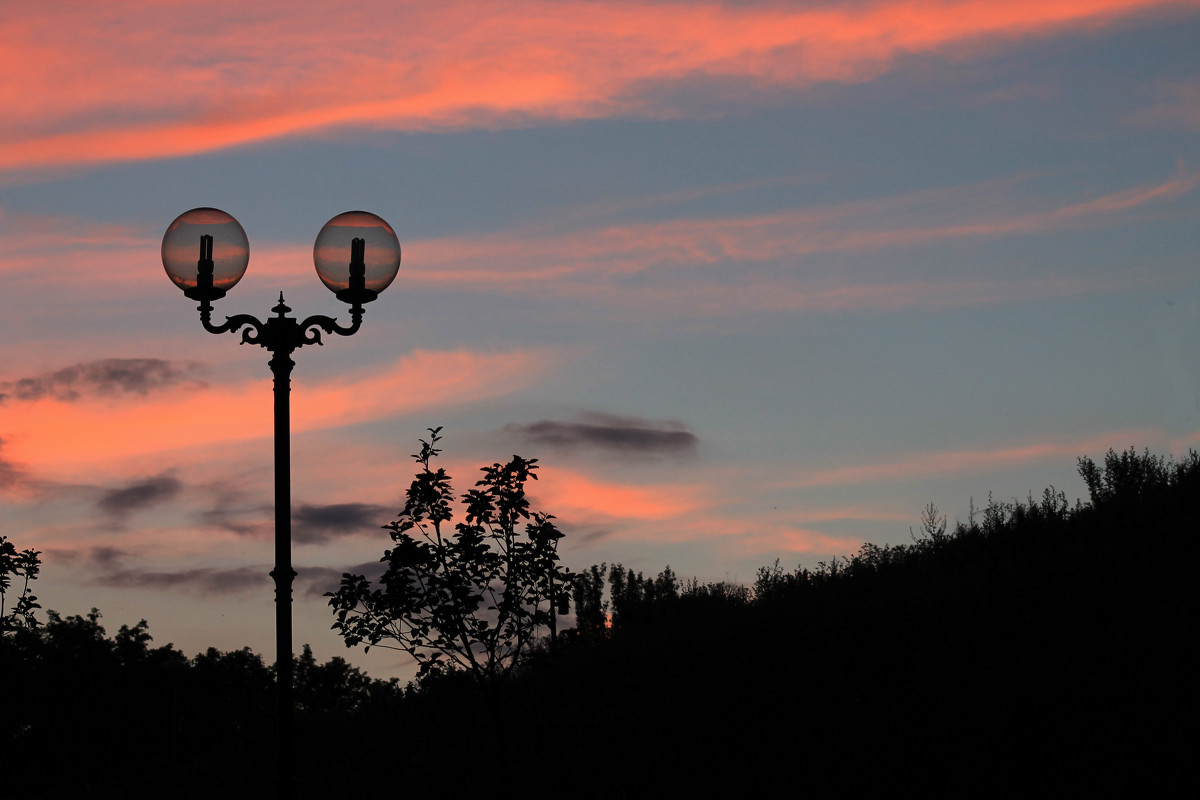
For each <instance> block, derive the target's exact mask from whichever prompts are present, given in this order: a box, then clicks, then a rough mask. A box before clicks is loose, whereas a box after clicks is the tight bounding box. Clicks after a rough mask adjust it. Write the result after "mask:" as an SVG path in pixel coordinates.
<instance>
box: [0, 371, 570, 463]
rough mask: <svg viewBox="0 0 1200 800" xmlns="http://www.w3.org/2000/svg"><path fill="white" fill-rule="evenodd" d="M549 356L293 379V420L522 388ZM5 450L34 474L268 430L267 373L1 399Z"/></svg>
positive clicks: (304, 423) (354, 418) (379, 414)
mask: <svg viewBox="0 0 1200 800" xmlns="http://www.w3.org/2000/svg"><path fill="white" fill-rule="evenodd" d="M551 361H552V356H551V355H550V354H547V353H538V352H511V353H496V354H486V353H472V352H467V351H457V352H444V353H435V352H425V351H418V352H415V353H412V354H411V355H408V356H405V357H403V358H401V359H400V360H399V361H397V362H396V363H395V364H394V365H393V366H392V367H391V368H390V369H387V370H383V371H382V374H371V375H366V376H362V375H360V376H358V377H354V378H347V379H339V380H334V381H328V382H325V383H321V384H317V385H302V386H299V387H297V389H298V391H295V392H294V393H293V395H292V430H293V431H294V432H297V433H299V432H304V431H313V430H320V429H323V428H333V427H338V426H342V425H351V424H355V423H361V422H367V421H370V420H375V419H381V418H385V417H389V416H394V415H400V414H405V413H408V412H411V411H413V410H415V409H421V408H429V407H433V406H444V405H445V404H447V403H462V402H467V401H474V400H478V399H480V398H485V397H493V396H497V395H501V394H506V393H508V392H511V391H515V390H518V389H520V388H522V384H521V383H520V381H518V380H515V379H514V378H513V377H512V376H514V375H522V376H525V377H524V378H522V380H527V379H528V377H529V376H530V375H535V374H537V373H539V372H540V371H542V370H543V369H545V368H546V367H547V366H548V364H549V363H550V362H551ZM4 426H5V428H4V432H3V436H4V441H5V456H6V458H8V459H10V460H11V461H13V462H15V463H19V464H22V465H23V466H25V467H27V468H29V469H30V471H31V472H33V473H35V474H37V475H38V476H39V477H51V478H59V479H61V478H62V477H63V476H64V473H65V474H72V473H73V471H74V470H77V469H80V470H84V471H86V470H88V469H95V468H102V467H103V465H106V464H111V463H113V462H117V461H120V460H122V459H126V458H130V457H144V456H149V455H153V454H156V453H162V452H164V451H171V450H181V449H186V448H193V447H208V446H211V445H214V444H220V443H223V442H231V441H239V440H247V439H256V438H262V437H267V436H270V435H271V431H272V403H271V392H270V383H269V382H268V381H251V382H247V383H243V384H238V385H231V386H220V387H213V388H211V389H208V390H203V391H187V390H174V391H170V392H166V393H163V394H161V395H152V396H150V397H147V398H145V399H144V400H143V399H140V398H139V399H138V400H135V401H129V400H128V399H126V400H123V401H113V400H99V399H94V400H90V399H84V400H80V401H76V402H74V403H67V402H59V401H55V400H41V401H37V402H32V403H17V402H13V401H9V402H8V403H6V408H5V415H4Z"/></svg>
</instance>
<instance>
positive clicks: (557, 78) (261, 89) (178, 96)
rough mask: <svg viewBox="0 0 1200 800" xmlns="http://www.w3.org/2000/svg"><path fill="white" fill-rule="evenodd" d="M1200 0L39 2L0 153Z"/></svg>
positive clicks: (620, 90) (713, 65) (192, 140)
mask: <svg viewBox="0 0 1200 800" xmlns="http://www.w3.org/2000/svg"><path fill="white" fill-rule="evenodd" d="M1185 3H1186V0H1159V1H1158V2H1154V1H1153V0H1149V1H1148V0H1009V1H1008V2H1005V3H1003V4H999V3H980V2H976V1H975V0H925V1H924V2H920V1H918V2H902V1H901V0H880V1H879V2H872V3H862V4H855V5H853V6H849V7H843V6H832V5H829V6H817V7H806V8H797V7H794V6H791V5H777V4H771V5H754V4H750V5H736V6H730V5H723V4H720V3H716V2H709V3H687V4H684V3H678V4H673V3H652V4H641V3H635V2H590V3H586V4H572V3H563V2H551V0H519V1H518V2H515V3H504V4H489V3H438V4H419V5H418V4H397V3H385V2H382V0H376V2H374V3H360V4H359V5H357V6H356V8H355V12H354V13H347V12H346V10H345V9H344V8H342V7H340V6H337V5H331V4H328V3H317V2H314V1H313V0H309V2H297V3H288V4H283V3H274V4H268V3H255V4H254V5H253V6H246V5H245V4H242V3H234V2H232V1H231V0H227V1H226V2H220V0H208V1H207V2H203V3H201V2H183V3H170V4H165V3H152V2H144V1H143V2H136V1H135V0H127V2H123V3H111V4H103V5H96V4H90V5H87V6H86V7H84V6H80V5H78V4H70V5H68V6H66V7H63V6H62V4H59V3H54V2H47V3H39V4H32V5H31V4H25V5H22V6H20V7H19V8H15V9H13V10H11V11H10V13H7V14H6V15H5V18H4V20H3V21H0V39H2V40H3V41H4V42H5V50H4V55H3V56H2V57H0V64H2V68H0V75H4V76H5V79H4V80H3V81H0V105H3V107H4V108H5V113H6V117H7V121H8V123H9V124H8V126H7V127H6V129H5V130H6V131H7V133H5V134H3V135H0V169H7V170H16V169H28V168H32V167H38V166H46V165H61V164H75V163H95V162H104V161H119V160H136V159H146V158H164V157H174V156H184V155H190V154H195V153H200V152H206V151H210V150H214V149H220V148H225V147H231V146H236V145H241V144H247V143H251V142H258V141H264V140H268V139H275V138H279V137H286V136H293V135H297V134H312V133H314V132H317V131H322V130H330V129H336V128H339V127H345V126H367V127H380V128H389V129H400V130H422V129H430V128H437V127H476V126H484V127H497V126H507V125H514V124H522V123H523V122H524V121H526V120H528V119H530V118H542V119H563V118H567V119H578V118H586V117H602V116H611V115H616V114H643V115H651V116H669V115H677V114H679V113H682V112H681V111H680V110H679V109H673V108H671V107H670V105H669V102H667V103H666V104H663V103H662V102H655V101H652V100H650V99H649V96H650V95H648V94H647V91H652V90H653V88H654V87H668V88H669V87H670V86H671V85H672V84H673V83H674V82H677V81H680V80H684V79H688V80H694V79H697V78H700V79H704V78H711V77H717V78H723V79H728V78H732V79H734V80H736V81H741V82H744V83H749V84H753V85H756V86H763V87H780V88H784V89H787V88H794V87H802V86H804V85H807V84H809V83H812V82H815V81H843V82H858V81H865V80H870V79H872V78H873V77H875V76H877V75H879V74H881V73H883V72H886V71H887V70H888V69H890V67H891V64H892V63H893V62H894V60H895V59H896V58H897V57H899V56H901V55H904V54H909V53H932V52H942V51H946V50H947V49H948V48H953V51H954V52H953V57H955V58H965V57H969V56H970V55H971V53H973V52H974V51H976V50H978V49H980V47H982V46H983V45H982V44H981V43H984V42H987V43H991V44H989V45H988V46H994V43H995V42H997V41H1002V40H1005V39H1011V38H1020V37H1028V36H1039V35H1047V34H1051V33H1054V32H1056V31H1059V30H1062V29H1065V28H1080V27H1094V26H1100V25H1105V24H1110V23H1112V22H1113V21H1115V20H1120V19H1123V18H1128V17H1131V16H1135V15H1140V14H1145V13H1147V12H1148V11H1150V10H1153V9H1156V8H1161V7H1166V6H1180V5H1184V4H1185ZM199 21H203V22H202V23H201V22H199Z"/></svg>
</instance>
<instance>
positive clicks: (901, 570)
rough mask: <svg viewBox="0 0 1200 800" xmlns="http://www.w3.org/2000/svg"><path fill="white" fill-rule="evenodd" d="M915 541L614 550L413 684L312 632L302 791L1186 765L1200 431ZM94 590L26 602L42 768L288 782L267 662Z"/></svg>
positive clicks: (27, 695)
mask: <svg viewBox="0 0 1200 800" xmlns="http://www.w3.org/2000/svg"><path fill="white" fill-rule="evenodd" d="M1079 472H1080V475H1081V476H1082V477H1083V479H1084V481H1085V483H1086V485H1087V487H1088V491H1089V495H1090V501H1089V502H1087V503H1077V504H1076V505H1073V506H1072V505H1070V504H1069V503H1068V501H1067V499H1066V497H1065V496H1064V495H1063V493H1061V492H1058V491H1056V490H1054V489H1053V488H1050V489H1047V490H1046V491H1045V492H1043V493H1042V495H1041V496H1040V497H1033V496H1030V497H1028V498H1026V499H1025V500H1024V501H1016V500H1014V501H1010V502H996V501H992V500H991V499H989V501H988V503H987V504H986V505H985V506H984V507H983V508H981V509H978V510H976V509H974V507H973V505H972V511H971V514H970V516H969V518H968V519H967V520H966V521H964V522H958V523H956V524H955V525H954V526H952V527H951V526H949V525H948V524H947V521H946V519H945V517H942V516H940V515H939V513H938V511H937V509H936V508H934V507H933V506H929V507H927V508H926V509H925V513H924V515H923V518H922V520H921V523H920V527H919V529H918V530H914V531H912V532H911V533H912V537H911V538H912V541H911V542H910V543H907V544H904V545H898V546H895V545H893V546H876V545H872V544H867V545H864V546H863V547H862V548H861V550H860V551H859V552H858V553H857V554H855V555H853V556H848V557H845V558H839V559H836V560H834V561H830V562H828V563H822V564H819V565H818V566H817V567H815V568H798V569H795V570H791V571H789V570H787V569H784V568H783V567H782V566H781V565H780V564H779V562H775V564H774V565H772V566H769V567H764V568H762V569H760V570H759V572H758V575H757V577H756V580H755V582H754V584H753V586H751V587H744V586H740V585H736V584H729V583H724V582H718V583H703V582H700V581H697V580H695V579H692V580H690V581H681V580H680V579H679V578H678V577H677V576H676V575H675V574H674V573H673V572H672V571H671V569H670V568H669V567H668V568H666V569H664V570H662V571H661V572H660V573H659V574H658V575H655V576H652V577H646V576H643V575H642V574H641V573H638V572H634V571H633V570H630V569H627V568H626V567H624V566H623V565H620V564H617V565H608V564H602V565H595V566H593V567H591V568H589V569H587V570H583V571H582V572H580V573H579V574H578V575H577V577H576V580H575V584H574V587H573V588H574V601H575V602H574V605H575V612H576V618H577V626H576V628H575V629H574V630H571V631H566V632H563V633H560V634H559V636H558V639H557V641H556V642H555V644H554V646H550V645H549V643H546V642H543V643H542V644H541V645H539V647H538V648H537V650H536V652H535V653H534V654H533V656H532V657H530V658H529V659H527V660H526V661H525V662H524V663H523V664H522V665H520V667H519V669H515V670H513V671H512V672H511V673H509V674H508V675H507V676H506V677H504V678H503V679H502V680H499V681H496V682H494V683H491V684H485V685H481V684H480V683H479V682H478V681H475V680H472V678H471V676H470V675H469V674H467V673H463V672H457V673H456V672H451V673H449V674H444V675H436V674H435V675H430V676H429V677H427V678H426V679H424V680H423V681H422V682H421V683H420V684H413V685H410V686H408V687H405V688H402V687H400V686H399V685H398V683H397V682H396V681H394V680H393V681H391V682H384V681H378V680H371V679H369V678H368V677H367V676H366V675H364V674H363V673H362V672H361V671H359V670H357V669H355V668H354V667H351V666H349V665H348V664H347V663H346V662H345V661H343V660H342V659H339V658H334V659H332V660H331V661H329V662H327V663H326V664H323V665H321V664H317V663H316V662H315V659H313V658H312V654H311V651H310V650H308V649H307V648H305V651H304V653H303V654H302V655H300V656H299V657H298V659H297V669H296V683H297V687H296V696H297V703H298V715H297V734H298V735H297V741H298V747H299V748H300V749H301V752H300V754H299V757H298V758H297V765H298V770H299V775H298V784H299V786H300V787H301V796H302V797H334V796H336V797H341V796H351V795H354V796H367V795H371V794H386V795H389V796H390V795H393V794H396V795H399V794H406V793H409V792H417V791H420V792H430V793H437V794H438V795H439V796H465V795H468V794H481V793H490V792H496V793H501V794H506V795H519V794H535V793H536V794H542V793H562V794H565V795H569V796H573V797H634V796H637V797H643V796H647V795H650V794H663V795H665V796H680V795H682V794H684V793H689V794H693V795H695V796H700V797H705V796H714V795H718V794H724V793H726V792H728V791H735V792H738V793H739V794H746V793H756V792H766V791H772V792H777V791H786V792H789V793H795V794H799V793H801V792H819V793H823V794H857V793H861V792H863V791H883V792H887V793H888V794H896V793H898V792H904V793H910V792H922V793H925V794H931V795H938V796H944V795H955V796H1012V795H1017V794H1020V795H1030V794H1032V795H1050V794H1061V793H1065V792H1070V793H1072V794H1080V793H1084V792H1102V793H1103V794H1105V795H1111V794H1137V795H1152V794H1160V793H1165V792H1172V793H1179V792H1180V790H1186V789H1187V788H1188V787H1189V786H1190V785H1191V784H1192V783H1194V777H1193V776H1194V766H1193V761H1194V753H1195V752H1196V745H1197V742H1196V732H1195V723H1194V721H1193V719H1192V709H1193V706H1194V701H1193V699H1192V694H1193V692H1192V686H1193V682H1194V674H1195V669H1194V666H1195V657H1194V656H1193V655H1189V653H1190V652H1191V650H1190V647H1189V645H1188V642H1189V641H1190V640H1191V639H1192V638H1193V636H1194V624H1193V618H1194V615H1193V608H1194V600H1193V599H1192V598H1193V594H1194V590H1193V586H1194V580H1195V579H1194V575H1193V571H1194V569H1195V564H1196V560H1195V555H1196V539H1197V534H1200V525H1198V523H1200V519H1198V511H1197V499H1198V498H1200V456H1198V455H1197V454H1196V453H1195V452H1191V453H1189V455H1188V456H1187V457H1186V458H1185V459H1183V460H1182V461H1180V462H1178V463H1176V462H1174V461H1172V460H1169V459H1164V458H1162V457H1159V456H1155V455H1152V454H1150V453H1149V452H1143V453H1141V454H1139V453H1137V452H1136V451H1134V450H1132V449H1130V450H1128V451H1125V452H1122V453H1116V452H1112V451H1110V452H1109V453H1108V455H1107V456H1106V457H1105V459H1104V460H1103V463H1101V464H1097V463H1095V462H1093V461H1091V460H1090V459H1087V458H1084V459H1080V461H1079ZM151 645H152V640H151V639H150V636H149V631H148V629H147V626H146V623H145V622H144V621H142V622H140V623H139V624H138V625H135V626H133V627H129V626H122V627H121V628H120V630H119V631H118V633H117V634H116V636H115V637H112V638H109V637H108V636H107V635H106V633H105V630H104V629H103V627H102V626H101V624H100V617H99V614H98V613H97V612H95V611H93V612H92V614H89V615H87V616H86V617H79V616H74V617H61V616H59V615H57V614H54V613H53V612H51V613H50V615H49V621H48V622H47V623H46V624H45V625H43V626H41V627H39V628H36V629H26V628H22V629H19V630H15V631H10V632H7V633H6V635H5V636H4V637H3V641H2V647H0V669H2V672H0V674H2V675H3V682H4V688H5V691H4V694H3V697H4V700H3V704H4V707H3V714H2V715H0V736H2V737H3V738H2V740H0V754H2V758H3V760H4V763H5V768H4V770H3V774H4V778H3V781H4V785H5V789H6V792H7V790H12V793H11V795H10V796H14V797H15V796H23V797H35V798H36V797H67V796H70V797H80V798H82V797H108V796H125V797H136V796H149V795H150V794H155V795H156V796H158V795H168V796H174V797H193V796H194V797H200V796H211V795H212V794H213V793H215V792H227V793H232V794H233V796H248V795H249V792H251V791H261V792H264V793H269V791H270V778H271V771H270V764H271V757H272V752H273V740H272V729H271V720H272V688H271V683H272V670H271V669H270V667H268V666H266V665H264V661H263V659H262V657H261V656H259V655H257V654H255V653H252V652H250V651H249V650H241V651H233V652H228V653H222V652H218V651H216V650H213V649H210V650H209V651H208V652H207V653H204V654H201V655H198V656H196V657H195V658H192V659H188V658H186V657H185V656H184V655H183V654H182V653H180V652H179V651H178V650H176V649H174V648H173V647H171V646H169V645H167V646H162V647H152V646H151Z"/></svg>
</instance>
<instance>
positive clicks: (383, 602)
mask: <svg viewBox="0 0 1200 800" xmlns="http://www.w3.org/2000/svg"><path fill="white" fill-rule="evenodd" d="M440 431H441V428H430V429H429V432H430V438H429V440H428V441H426V440H424V439H421V440H419V441H420V443H421V451H420V452H419V453H417V454H414V455H413V459H414V460H415V461H416V462H417V463H418V464H420V466H421V470H420V471H419V472H418V473H417V475H416V478H415V479H414V480H413V482H412V484H411V485H410V486H409V489H408V496H407V501H406V503H405V505H404V510H403V511H402V512H401V513H400V517H399V519H397V520H396V521H395V522H393V523H391V524H390V525H388V526H386V527H387V529H388V530H390V531H391V537H392V541H393V542H394V543H395V544H394V546H393V547H392V548H391V549H390V550H388V551H386V552H385V553H384V555H383V558H382V559H380V560H381V561H383V562H384V563H385V564H387V570H386V571H385V572H384V574H383V576H382V577H381V578H380V581H379V586H378V588H376V587H373V586H371V584H370V583H369V582H368V581H367V579H366V578H365V577H364V576H362V575H351V574H349V573H347V574H346V575H344V576H343V577H342V583H341V587H340V588H339V589H338V591H337V592H330V593H329V594H328V595H327V596H328V597H330V601H329V604H330V606H332V607H333V609H334V613H335V615H336V617H337V621H336V622H334V624H333V628H334V629H335V630H337V631H338V632H339V633H340V634H341V635H342V637H343V638H344V639H345V641H346V646H347V647H352V646H354V645H356V644H360V643H362V644H365V649H369V648H370V647H373V646H379V647H391V648H392V649H397V650H403V651H405V652H407V653H409V654H410V655H411V656H412V657H413V658H414V659H415V660H416V661H417V663H418V665H419V674H420V676H428V675H430V674H434V673H437V672H440V671H443V670H447V669H451V670H455V669H463V670H468V671H469V672H470V673H471V674H472V675H474V677H475V678H476V680H477V681H478V682H479V683H481V684H483V683H488V682H490V681H493V680H494V679H496V678H497V677H499V676H501V675H504V674H506V673H507V672H508V671H509V670H511V669H512V667H513V666H514V665H515V664H517V663H518V662H519V661H520V659H521V658H522V657H523V655H524V654H525V653H526V652H527V651H528V650H529V648H530V647H531V646H532V645H533V644H534V643H535V641H536V640H537V636H538V631H539V629H540V628H542V627H545V626H553V625H554V620H555V616H556V614H558V613H566V612H567V610H568V607H567V606H566V603H565V601H566V599H567V596H568V592H569V591H570V585H571V579H572V577H573V576H572V575H571V573H570V572H569V571H568V570H567V569H565V568H564V567H561V566H559V565H558V540H559V539H561V538H562V534H561V533H560V532H559V531H558V529H557V528H556V527H555V526H554V523H552V522H551V520H552V519H553V517H552V516H550V515H548V514H543V513H538V512H531V511H530V509H529V501H528V500H527V499H526V496H525V484H526V482H528V481H530V480H536V479H537V474H536V472H535V470H536V469H537V459H528V460H526V459H524V458H521V457H520V456H516V455H514V456H513V457H512V460H511V461H509V462H508V463H507V464H499V463H497V464H493V465H492V466H490V467H483V468H481V471H482V472H483V473H484V476H483V479H482V480H479V481H477V482H476V484H475V485H476V487H477V488H475V489H472V490H470V491H469V492H467V493H466V494H465V495H463V496H462V500H463V502H464V503H465V505H466V515H465V520H464V521H463V522H460V523H458V524H457V525H455V526H454V530H453V532H451V531H449V530H447V528H448V527H449V523H450V522H451V520H452V519H453V516H454V513H453V510H452V507H453V504H454V499H455V498H454V492H453V489H452V488H451V485H450V476H449V475H448V474H446V471H445V470H444V469H443V468H441V467H438V468H436V469H434V468H433V466H432V462H433V459H434V458H436V457H437V456H438V455H439V454H440V453H441V450H439V449H438V448H437V443H438V441H440V438H441V437H440V436H439V435H438V434H439V432H440ZM522 521H527V522H526V524H525V525H524V536H522V535H521V522H522ZM385 641H391V642H395V644H394V645H389V644H383V642H385Z"/></svg>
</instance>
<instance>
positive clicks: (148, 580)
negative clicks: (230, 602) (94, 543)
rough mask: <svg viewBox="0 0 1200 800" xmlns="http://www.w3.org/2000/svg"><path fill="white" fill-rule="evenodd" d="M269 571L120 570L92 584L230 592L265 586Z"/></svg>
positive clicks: (93, 581) (268, 582) (239, 568)
mask: <svg viewBox="0 0 1200 800" xmlns="http://www.w3.org/2000/svg"><path fill="white" fill-rule="evenodd" d="M269 572H270V568H269V567H237V568H235V569H215V568H211V567H199V568H196V569H184V570H176V571H165V572H156V571H153V570H142V569H121V570H114V571H112V572H109V573H106V574H104V575H100V576H98V577H97V578H94V579H93V580H92V583H93V584H94V585H97V586H106V587H109V588H113V589H188V590H192V591H197V592H199V593H200V594H205V595H214V594H231V593H237V592H245V591H248V590H251V589H261V588H264V587H267V586H269V585H270V584H271V578H270V576H269V574H268V573H269Z"/></svg>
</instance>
